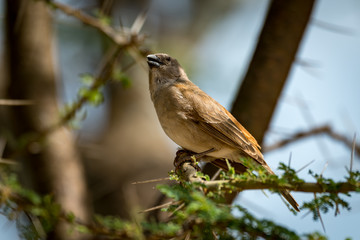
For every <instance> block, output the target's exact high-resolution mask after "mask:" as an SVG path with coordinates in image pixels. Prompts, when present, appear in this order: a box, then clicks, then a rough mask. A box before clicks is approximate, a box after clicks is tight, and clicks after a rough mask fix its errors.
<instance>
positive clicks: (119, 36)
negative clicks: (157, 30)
mask: <svg viewBox="0 0 360 240" xmlns="http://www.w3.org/2000/svg"><path fill="white" fill-rule="evenodd" d="M48 4H50V6H52V7H54V8H55V9H59V10H61V11H62V12H64V13H65V14H67V15H69V16H72V17H75V18H76V19H78V20H80V21H81V22H82V23H84V24H86V25H88V26H91V27H93V28H96V29H97V30H99V31H100V32H101V33H103V34H104V35H105V36H107V37H108V38H109V39H110V40H111V41H113V42H114V43H115V44H116V45H119V46H128V45H139V44H140V43H142V42H143V41H144V39H145V36H144V35H140V34H138V32H139V31H140V29H141V26H142V25H141V26H140V27H138V26H136V27H133V28H131V29H129V28H125V27H122V28H121V29H120V30H115V29H114V28H113V27H111V26H109V25H106V24H104V23H102V22H101V21H99V19H96V18H94V17H91V16H89V15H87V14H85V13H83V12H82V11H80V10H77V9H73V8H71V7H69V6H67V5H65V4H62V3H59V2H49V3H48ZM137 22H138V21H135V23H134V24H136V23H137ZM132 29H136V30H137V31H132Z"/></svg>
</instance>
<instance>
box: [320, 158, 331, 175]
mask: <svg viewBox="0 0 360 240" xmlns="http://www.w3.org/2000/svg"><path fill="white" fill-rule="evenodd" d="M328 165H329V162H328V161H326V163H325V165H324V168H323V170H322V171H321V174H320V176H322V175H323V173H324V172H325V170H326V168H327V166H328Z"/></svg>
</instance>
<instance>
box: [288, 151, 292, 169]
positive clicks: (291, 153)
mask: <svg viewBox="0 0 360 240" xmlns="http://www.w3.org/2000/svg"><path fill="white" fill-rule="evenodd" d="M291 158H292V152H290V156H289V163H288V167H289V168H290V165H291Z"/></svg>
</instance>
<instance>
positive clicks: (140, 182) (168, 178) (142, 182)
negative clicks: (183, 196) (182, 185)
mask: <svg viewBox="0 0 360 240" xmlns="http://www.w3.org/2000/svg"><path fill="white" fill-rule="evenodd" d="M166 180H170V177H165V178H155V179H150V180H145V181H137V182H132V183H131V184H134V185H135V184H144V183H152V182H161V181H166Z"/></svg>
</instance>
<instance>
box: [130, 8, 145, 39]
mask: <svg viewBox="0 0 360 240" xmlns="http://www.w3.org/2000/svg"><path fill="white" fill-rule="evenodd" d="M147 12H148V10H145V11H143V12H142V13H140V14H139V15H138V16H137V17H136V19H135V21H134V23H133V25H132V26H131V30H130V32H131V33H132V34H138V33H139V32H140V31H141V28H142V27H143V26H144V23H145V20H146V17H147Z"/></svg>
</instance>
